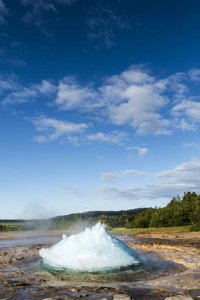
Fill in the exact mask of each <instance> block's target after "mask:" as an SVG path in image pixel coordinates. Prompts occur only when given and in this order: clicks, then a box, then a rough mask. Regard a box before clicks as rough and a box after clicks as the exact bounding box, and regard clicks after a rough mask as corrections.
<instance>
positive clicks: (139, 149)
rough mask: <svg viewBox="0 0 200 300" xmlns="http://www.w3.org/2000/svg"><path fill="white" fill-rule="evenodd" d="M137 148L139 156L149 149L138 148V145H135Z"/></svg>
mask: <svg viewBox="0 0 200 300" xmlns="http://www.w3.org/2000/svg"><path fill="white" fill-rule="evenodd" d="M137 150H138V153H139V155H140V156H144V155H146V154H147V152H148V151H149V150H148V149H147V148H139V147H137Z"/></svg>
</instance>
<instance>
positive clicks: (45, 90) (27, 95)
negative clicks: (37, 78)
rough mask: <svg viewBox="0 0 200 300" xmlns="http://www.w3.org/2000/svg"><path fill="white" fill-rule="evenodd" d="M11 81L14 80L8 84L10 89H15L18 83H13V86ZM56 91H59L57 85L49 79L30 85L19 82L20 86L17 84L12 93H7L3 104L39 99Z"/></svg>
mask: <svg viewBox="0 0 200 300" xmlns="http://www.w3.org/2000/svg"><path fill="white" fill-rule="evenodd" d="M3 83H4V81H2V85H3ZM11 83H12V81H11V82H10V83H8V84H9V85H10V89H12V90H13V88H14V86H16V84H15V85H14V84H13V86H11ZM0 85H1V81H0ZM4 85H5V83H4ZM9 85H8V86H9ZM56 91H57V87H56V86H55V85H54V84H52V83H51V82H49V81H47V80H43V81H42V82H41V83H40V84H38V85H36V84H34V85H30V86H29V87H22V86H21V85H19V84H18V86H16V88H15V91H12V92H11V93H9V94H7V96H6V97H5V98H4V99H3V101H2V102H1V103H2V104H3V105H10V104H22V103H28V102H33V101H35V100H37V99H38V98H39V97H40V96H41V95H43V96H44V95H45V96H51V95H52V94H55V93H56Z"/></svg>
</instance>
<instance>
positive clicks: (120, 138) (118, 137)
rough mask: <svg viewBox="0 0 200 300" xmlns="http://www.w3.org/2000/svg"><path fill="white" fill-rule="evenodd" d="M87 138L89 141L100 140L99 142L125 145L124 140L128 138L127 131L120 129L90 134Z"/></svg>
mask: <svg viewBox="0 0 200 300" xmlns="http://www.w3.org/2000/svg"><path fill="white" fill-rule="evenodd" d="M86 138H87V139H88V140H89V141H99V142H105V143H110V144H118V145H123V144H124V140H127V133H125V132H120V131H113V132H109V133H107V134H105V133H103V132H98V133H93V134H88V135H87V136H86Z"/></svg>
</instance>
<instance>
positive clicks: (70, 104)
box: [54, 77, 102, 110]
mask: <svg viewBox="0 0 200 300" xmlns="http://www.w3.org/2000/svg"><path fill="white" fill-rule="evenodd" d="M98 98H99V97H98V94H97V92H96V91H94V90H93V89H91V88H89V87H83V86H81V85H79V84H78V83H77V82H76V80H75V78H73V77H65V78H64V79H63V80H62V81H60V82H59V85H58V93H57V97H56V100H55V102H54V104H55V105H57V106H58V107H59V109H61V110H71V109H77V108H81V109H83V110H94V109H96V108H98V107H101V106H102V104H101V103H100V102H99V101H98Z"/></svg>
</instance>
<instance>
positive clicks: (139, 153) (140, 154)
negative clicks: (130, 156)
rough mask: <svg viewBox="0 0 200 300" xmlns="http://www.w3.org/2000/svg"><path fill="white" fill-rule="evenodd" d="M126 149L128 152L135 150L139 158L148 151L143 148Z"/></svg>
mask: <svg viewBox="0 0 200 300" xmlns="http://www.w3.org/2000/svg"><path fill="white" fill-rule="evenodd" d="M126 149H127V150H129V151H132V150H137V152H138V155H139V156H140V157H144V156H145V155H146V154H147V153H148V151H149V149H148V148H145V147H130V146H128V147H126Z"/></svg>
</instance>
